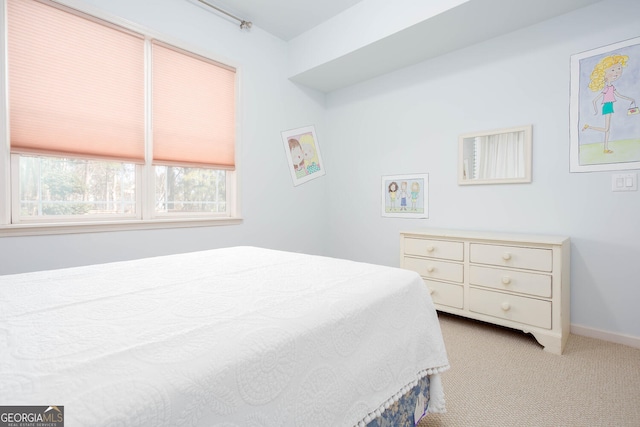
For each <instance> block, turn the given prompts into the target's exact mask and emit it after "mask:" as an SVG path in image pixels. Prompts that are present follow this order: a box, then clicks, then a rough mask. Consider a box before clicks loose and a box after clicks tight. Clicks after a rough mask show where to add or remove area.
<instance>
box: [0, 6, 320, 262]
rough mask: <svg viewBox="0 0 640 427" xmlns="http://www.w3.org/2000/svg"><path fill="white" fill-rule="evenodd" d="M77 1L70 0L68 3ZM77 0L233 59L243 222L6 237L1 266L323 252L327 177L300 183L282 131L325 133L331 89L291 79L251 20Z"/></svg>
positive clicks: (283, 57) (283, 56)
mask: <svg viewBox="0 0 640 427" xmlns="http://www.w3.org/2000/svg"><path fill="white" fill-rule="evenodd" d="M71 1H73V0H70V1H68V3H70V2H71ZM75 3H76V4H80V5H83V6H87V5H88V6H89V7H90V8H93V9H94V10H99V11H101V12H106V13H108V14H112V15H115V16H118V17H121V18H124V19H126V20H128V21H130V22H132V23H135V24H137V25H141V26H144V27H146V28H149V29H151V30H153V31H155V32H159V33H162V34H164V35H167V36H169V37H170V38H171V39H172V40H177V41H179V42H181V43H186V44H188V45H192V46H194V47H195V48H197V49H204V50H206V51H208V52H211V54H213V55H215V56H216V57H219V58H220V59H222V60H229V61H231V62H232V65H235V66H237V67H238V68H239V70H240V73H241V87H240V89H241V93H240V100H239V103H240V105H241V106H242V109H241V112H240V117H239V120H240V125H241V133H240V135H239V143H240V149H241V151H240V155H239V160H240V165H241V168H242V170H241V173H242V175H241V185H242V193H241V197H242V200H241V202H242V216H243V217H244V223H243V224H242V225H237V226H223V227H205V228H193V229H174V230H159V231H158V230H155V231H135V232H116V233H95V234H75V235H55V236H35V237H3V238H0V274H8V273H17V272H25V271H33V270H42V269H50V268H60V267H67V266H75V265H84V264H90V263H102V262H108V261H113V260H122V259H132V258H140V257H145V256H153V255H162V254H168V253H175V252H189V251H195V250H200V249H207V248H214V247H221V246H231V245H239V244H244V245H247V244H248V245H258V246H265V247H272V248H277V249H285V250H293V251H300V252H308V253H320V252H322V248H323V246H324V242H325V239H326V229H327V223H326V218H327V211H326V209H324V208H322V206H324V205H325V199H324V197H325V190H324V189H325V185H326V180H325V178H324V177H323V178H319V179H316V180H313V181H311V182H309V183H306V184H305V185H303V186H299V187H293V185H292V181H291V176H290V175H289V172H288V169H287V163H286V160H285V151H284V147H283V144H282V140H281V137H280V132H281V131H282V130H286V129H291V128H296V127H300V126H306V125H309V124H314V125H316V131H317V133H318V138H323V137H324V134H325V126H324V122H323V117H324V95H322V94H319V93H316V92H313V91H310V90H307V89H304V88H299V87H297V86H296V85H294V84H293V83H291V82H289V81H288V80H287V75H288V72H287V69H286V61H287V45H286V44H285V43H284V42H283V41H281V40H280V39H278V38H276V37H273V36H271V35H270V34H268V33H266V32H264V31H261V30H260V28H257V27H254V28H253V29H252V30H251V31H250V32H244V31H241V30H240V29H239V27H238V25H237V24H236V22H235V21H228V20H226V19H223V18H219V17H218V16H216V15H214V14H213V13H211V12H208V11H206V10H205V9H203V8H202V7H200V6H198V5H196V4H194V3H190V2H188V1H185V0H155V1H153V2H150V1H148V0H86V1H78V2H75Z"/></svg>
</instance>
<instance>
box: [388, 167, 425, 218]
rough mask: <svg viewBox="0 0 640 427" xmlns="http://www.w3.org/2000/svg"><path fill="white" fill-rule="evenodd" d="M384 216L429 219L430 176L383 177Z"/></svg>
mask: <svg viewBox="0 0 640 427" xmlns="http://www.w3.org/2000/svg"><path fill="white" fill-rule="evenodd" d="M381 194H382V203H381V205H382V206H381V207H382V216H383V217H391V218H429V174H426V173H423V174H405V175H383V176H382V180H381Z"/></svg>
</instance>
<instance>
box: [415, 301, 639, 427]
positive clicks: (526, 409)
mask: <svg viewBox="0 0 640 427" xmlns="http://www.w3.org/2000/svg"><path fill="white" fill-rule="evenodd" d="M439 316H440V324H441V327H442V333H443V335H444V340H445V345H446V347H447V353H448V355H449V362H450V364H451V369H450V370H449V371H447V372H445V373H444V374H443V375H442V383H443V387H444V391H445V395H446V405H447V412H446V413H445V414H430V415H428V416H427V417H426V418H424V419H423V420H422V421H421V422H420V423H419V424H418V427H439V426H448V427H451V426H461V427H474V426H482V427H500V426H508V427H512V426H513V427H520V426H535V427H547V426H548V427H564V426H571V427H573V426H585V427H586V426H589V427H596V426H603V427H605V426H606V427H625V426H629V427H639V426H640V349H635V348H631V347H627V346H624V345H620V344H612V343H608V342H605V341H601V340H597V339H593V338H586V337H582V336H578V335H571V336H570V337H569V341H568V343H567V346H566V347H565V350H564V353H563V354H562V356H557V355H554V354H550V353H547V352H545V351H543V350H542V347H541V346H540V345H539V344H538V343H537V342H536V340H535V339H534V338H533V337H532V336H531V335H527V334H524V333H522V332H518V331H513V330H511V329H506V328H501V327H498V326H493V325H487V324H485V323H481V322H476V321H473V320H469V319H463V318H460V317H456V316H451V315H447V314H443V313H440V314H439Z"/></svg>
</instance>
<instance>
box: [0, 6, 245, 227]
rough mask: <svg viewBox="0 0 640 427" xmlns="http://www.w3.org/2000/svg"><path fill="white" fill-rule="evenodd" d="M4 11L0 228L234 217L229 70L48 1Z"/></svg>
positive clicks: (233, 83)
mask: <svg viewBox="0 0 640 427" xmlns="http://www.w3.org/2000/svg"><path fill="white" fill-rule="evenodd" d="M1 1H2V0H0V2H1ZM4 1H5V2H6V11H7V19H6V20H7V34H6V37H7V40H6V42H7V43H6V44H7V51H6V52H5V55H4V56H5V58H4V59H5V61H6V62H7V70H8V75H7V81H8V87H7V89H8V90H7V91H6V92H7V93H8V96H7V97H8V102H7V104H8V106H9V108H8V112H6V114H5V116H6V117H4V118H3V120H5V121H7V122H8V128H9V132H8V144H3V145H4V146H8V147H9V151H8V152H7V153H4V154H2V153H0V169H5V170H4V171H2V170H0V172H2V175H0V177H2V176H4V177H7V178H8V179H9V181H10V182H9V183H8V185H5V186H4V187H3V189H4V191H3V189H0V204H2V203H7V204H10V209H5V210H3V212H4V217H5V218H3V215H2V214H0V226H1V225H2V224H5V225H7V224H29V223H64V222H69V221H73V222H75V223H78V222H80V223H83V222H88V223H95V221H105V220H109V221H111V222H113V221H138V222H140V221H142V222H153V221H156V220H159V219H162V220H163V221H165V223H166V220H167V219H171V218H174V219H177V218H187V217H188V218H191V219H198V218H199V219H222V218H231V217H233V216H234V215H235V214H236V212H235V207H234V203H233V201H234V200H235V199H236V197H234V194H233V193H234V191H235V188H236V187H235V178H236V170H235V128H236V123H235V110H236V104H235V87H236V70H235V69H234V68H233V67H230V66H227V65H224V64H220V63H218V62H216V61H214V60H212V59H209V58H207V57H205V56H203V55H200V54H196V53H193V52H190V51H187V50H184V49H181V48H179V47H176V46H175V45H172V44H169V43H167V42H166V41H161V40H159V39H157V38H155V37H152V36H151V35H148V34H143V33H142V32H140V31H134V30H132V29H129V28H125V27H124V26H119V25H116V24H114V23H111V22H107V21H104V20H101V19H98V18H95V17H93V16H89V15H85V14H83V13H81V12H78V11H76V10H73V9H70V8H67V7H64V6H61V5H58V4H57V3H54V2H51V1H48V0H4ZM7 169H8V170H9V173H6V170H7ZM0 183H2V180H1V178H0ZM9 194H12V198H11V199H10V198H9Z"/></svg>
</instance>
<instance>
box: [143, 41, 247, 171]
mask: <svg viewBox="0 0 640 427" xmlns="http://www.w3.org/2000/svg"><path fill="white" fill-rule="evenodd" d="M152 56H153V61H152V63H153V66H152V69H153V92H152V98H153V101H152V106H153V107H152V108H153V110H152V111H153V113H152V114H153V120H152V123H153V162H154V164H180V165H193V166H205V167H215V168H221V169H234V168H235V105H236V104H235V77H236V73H235V69H233V68H231V67H227V66H223V65H221V64H218V63H215V62H213V61H210V60H207V59H205V58H202V57H200V56H197V55H194V54H190V53H187V52H184V51H181V50H179V49H176V48H174V47H171V46H168V45H164V44H161V43H159V42H156V41H154V42H152Z"/></svg>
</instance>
